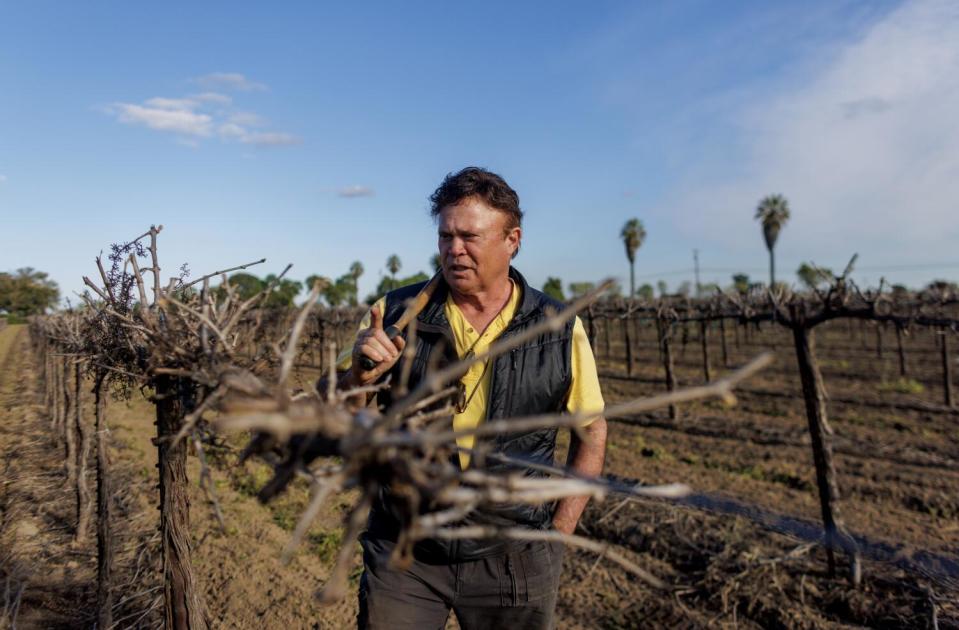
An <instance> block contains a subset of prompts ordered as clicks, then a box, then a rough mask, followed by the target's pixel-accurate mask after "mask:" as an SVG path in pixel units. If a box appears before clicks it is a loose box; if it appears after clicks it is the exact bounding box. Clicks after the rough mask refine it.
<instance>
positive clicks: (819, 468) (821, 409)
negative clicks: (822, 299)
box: [792, 307, 861, 586]
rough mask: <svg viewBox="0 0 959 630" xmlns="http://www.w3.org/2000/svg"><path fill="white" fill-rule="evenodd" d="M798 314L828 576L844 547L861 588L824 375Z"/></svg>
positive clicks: (798, 344)
mask: <svg viewBox="0 0 959 630" xmlns="http://www.w3.org/2000/svg"><path fill="white" fill-rule="evenodd" d="M798 313H799V310H798V308H796V307H793V318H792V319H793V321H792V330H793V341H794V343H795V346H796V360H797V361H798V363H799V375H800V378H801V381H802V389H803V398H804V399H805V402H806V419H807V421H808V424H809V436H810V438H811V442H812V452H813V463H814V464H815V467H816V485H817V487H818V489H819V504H820V508H821V510H822V520H823V528H824V529H825V532H826V540H825V543H826V554H827V557H828V560H829V572H830V573H831V574H834V573H835V570H836V557H835V548H836V547H841V548H842V549H844V550H845V551H847V552H848V553H849V555H850V556H851V557H850V580H851V581H852V583H853V584H854V585H857V586H858V584H859V581H860V579H861V567H860V563H859V552H858V550H857V549H856V545H855V542H854V541H853V539H852V538H851V537H850V536H849V535H848V534H847V533H846V531H845V528H844V527H843V523H842V518H841V516H840V513H839V484H838V482H837V479H836V468H835V465H834V463H833V454H832V442H831V436H832V428H831V427H830V426H829V421H828V419H827V416H826V398H825V388H824V386H823V380H822V373H821V372H820V371H819V365H818V364H817V363H816V355H815V348H814V345H813V334H812V330H811V329H807V328H806V326H805V322H804V320H803V318H801V317H797V314H798Z"/></svg>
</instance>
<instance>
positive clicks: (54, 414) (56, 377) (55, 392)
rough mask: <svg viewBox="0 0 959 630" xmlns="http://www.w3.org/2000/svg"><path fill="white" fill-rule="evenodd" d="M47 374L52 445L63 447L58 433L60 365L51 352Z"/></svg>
mask: <svg viewBox="0 0 959 630" xmlns="http://www.w3.org/2000/svg"><path fill="white" fill-rule="evenodd" d="M47 363H48V368H47V373H48V374H49V375H50V402H51V404H52V406H51V409H50V429H51V430H52V431H53V443H54V444H55V446H56V448H58V449H59V448H61V447H63V435H62V434H61V433H60V364H59V362H58V361H57V360H56V358H55V357H54V356H53V353H52V352H51V355H50V357H49V358H48V359H47Z"/></svg>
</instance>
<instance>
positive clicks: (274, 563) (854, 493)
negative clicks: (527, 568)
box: [0, 326, 959, 630]
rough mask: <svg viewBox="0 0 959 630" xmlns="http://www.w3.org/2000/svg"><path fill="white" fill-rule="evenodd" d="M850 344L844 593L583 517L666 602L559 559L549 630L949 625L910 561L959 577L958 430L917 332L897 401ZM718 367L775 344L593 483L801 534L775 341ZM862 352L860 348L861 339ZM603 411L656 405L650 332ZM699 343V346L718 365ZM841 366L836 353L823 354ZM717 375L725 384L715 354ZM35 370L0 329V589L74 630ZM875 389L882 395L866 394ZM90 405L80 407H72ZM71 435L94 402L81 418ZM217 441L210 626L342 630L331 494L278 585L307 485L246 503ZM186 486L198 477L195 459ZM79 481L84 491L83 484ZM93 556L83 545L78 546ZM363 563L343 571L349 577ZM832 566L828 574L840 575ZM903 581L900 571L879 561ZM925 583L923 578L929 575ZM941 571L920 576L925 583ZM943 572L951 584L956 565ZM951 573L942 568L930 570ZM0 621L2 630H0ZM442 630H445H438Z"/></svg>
mask: <svg viewBox="0 0 959 630" xmlns="http://www.w3.org/2000/svg"><path fill="white" fill-rule="evenodd" d="M854 332H856V336H854V337H853V338H852V339H850V338H849V335H848V330H847V329H846V327H845V326H842V327H838V326H837V327H834V328H832V329H830V330H829V331H828V332H827V334H823V335H821V338H820V340H819V346H820V348H821V350H820V358H821V359H822V363H823V371H824V376H825V379H826V383H827V387H828V388H829V392H830V395H831V396H832V400H831V401H830V403H829V412H830V421H831V423H832V425H833V428H834V429H835V432H836V435H835V438H834V439H835V450H836V460H837V467H838V471H839V475H840V488H841V491H842V495H843V503H842V514H843V517H844V519H845V522H846V524H847V527H848V529H849V530H850V531H851V532H853V533H855V534H856V535H859V536H861V537H863V538H864V539H868V541H869V543H870V544H873V545H875V546H876V547H877V548H879V549H882V550H884V551H887V552H888V551H889V550H892V552H895V553H897V554H898V555H895V556H894V557H893V554H892V553H887V554H886V557H887V559H888V558H889V557H893V560H894V561H892V562H888V561H876V560H870V559H867V560H865V561H864V563H863V575H864V578H863V584H862V586H861V587H860V588H859V589H858V590H857V589H853V588H851V587H850V586H849V585H848V582H847V580H846V579H845V578H844V576H843V575H841V574H840V575H836V576H830V575H828V572H827V570H826V559H825V553H824V552H823V551H822V549H821V548H820V547H818V546H816V545H814V544H809V543H807V541H805V540H803V539H801V538H799V537H796V536H793V535H783V534H781V533H774V532H772V531H770V530H769V529H767V528H764V527H762V526H760V525H758V524H756V523H755V522H754V521H753V519H750V518H747V517H744V516H731V515H728V514H723V513H716V512H707V511H703V510H699V509H693V508H689V507H682V506H677V505H674V504H669V503H665V502H656V501H630V502H621V501H620V500H619V499H618V498H616V497H611V498H609V499H608V500H607V501H606V502H605V503H603V504H598V505H592V506H591V507H590V508H589V509H588V510H587V514H586V515H585V517H584V519H583V522H582V529H583V531H584V532H585V533H588V534H589V535H592V536H595V537H598V538H603V539H607V540H609V541H611V542H613V543H615V544H616V545H617V547H618V548H619V549H620V550H622V552H623V553H625V554H627V555H629V556H631V557H632V558H634V559H636V560H638V561H639V562H640V563H641V564H642V565H643V566H645V567H647V568H648V569H649V570H650V571H652V572H653V573H655V574H656V575H658V576H659V577H661V578H663V579H665V580H667V581H670V582H672V583H675V584H677V585H680V586H681V589H680V590H678V591H677V592H676V593H675V594H664V593H660V592H657V591H655V590H653V589H651V588H649V587H647V586H646V585H645V584H643V583H642V582H640V581H638V580H636V579H635V578H634V577H632V576H631V575H629V574H626V573H624V572H623V571H622V570H620V569H619V568H618V567H616V566H615V565H611V564H609V563H605V562H600V563H597V562H596V559H595V556H592V555H590V554H586V553H581V552H575V551H569V552H568V553H567V555H566V561H565V569H564V571H565V572H564V580H563V583H562V586H561V591H560V604H559V616H560V624H559V625H560V627H562V628H597V627H599V628H633V627H648V626H654V627H658V626H678V627H739V626H744V627H824V628H825V627H830V628H834V627H852V626H857V627H861V626H867V627H926V626H928V627H932V624H933V620H934V619H935V621H936V622H937V623H938V624H939V627H941V628H946V627H959V609H957V605H956V602H957V601H959V575H955V574H952V575H949V574H948V570H947V571H946V572H945V573H943V572H942V571H938V572H937V570H932V571H926V573H922V572H921V571H920V569H917V568H916V567H917V566H918V565H919V564H920V563H919V562H917V561H915V559H916V558H918V557H920V554H919V552H928V554H931V557H933V558H935V559H938V560H943V559H945V560H951V561H952V562H957V561H959V492H957V491H956V488H957V487H959V432H957V425H959V414H956V413H953V412H949V411H947V410H943V409H941V407H940V405H941V399H942V390H941V381H939V380H938V371H937V366H938V362H937V355H936V354H935V347H934V346H933V345H932V344H933V341H932V338H931V337H930V338H926V337H922V336H920V335H915V336H914V337H913V338H911V340H910V343H912V344H914V345H913V347H912V348H911V350H910V355H909V368H910V374H909V378H910V379H912V380H913V381H915V383H918V384H919V385H920V386H921V388H922V389H923V391H922V392H920V393H917V389H918V388H917V386H916V385H915V384H913V383H906V384H897V379H898V368H897V359H896V356H895V346H894V336H893V335H887V336H886V337H887V342H889V340H891V341H892V344H893V345H891V346H890V347H889V348H887V349H885V352H884V358H883V360H881V361H880V360H878V358H877V353H876V350H875V348H874V347H871V346H869V345H868V343H867V347H866V348H865V349H863V348H862V339H861V338H860V337H859V336H858V329H856V330H855V331H854ZM728 335H729V337H728V341H729V343H728V354H729V357H728V358H729V363H730V365H737V364H741V363H742V362H744V361H745V360H746V359H747V358H748V357H749V356H752V355H754V354H756V353H757V352H758V351H759V350H760V349H762V348H763V347H767V346H775V347H776V351H777V357H778V360H777V363H776V365H775V366H774V367H773V368H772V369H770V370H768V371H766V372H765V373H763V374H761V375H760V376H759V377H757V378H756V379H754V380H752V381H751V382H750V383H749V384H748V386H747V388H746V389H745V391H744V392H743V393H742V394H741V395H740V397H739V404H738V405H737V406H736V407H734V408H731V409H730V408H724V407H723V406H722V405H720V404H718V403H714V402H704V403H698V404H696V405H690V406H687V407H685V408H683V409H682V415H681V418H680V419H679V420H670V419H668V418H667V417H666V416H665V414H662V413H655V414H648V415H645V416H641V417H636V418H630V419H617V420H613V421H611V422H610V439H609V451H608V460H607V472H609V473H611V474H615V475H620V476H622V477H625V478H629V479H638V480H642V481H643V482H647V483H661V482H671V481H683V482H685V483H688V484H690V485H691V486H693V487H694V488H695V490H696V491H697V492H701V493H705V494H707V495H708V496H710V497H720V498H721V497H728V498H732V499H735V500H736V501H738V502H739V504H741V505H744V506H747V507H751V508H759V509H762V510H765V511H766V512H771V513H774V514H778V515H784V516H790V517H794V518H795V519H798V522H801V523H808V524H813V525H815V523H817V522H818V518H819V504H818V495H817V493H816V490H815V478H814V472H813V468H812V457H811V453H810V450H809V440H808V436H807V433H806V428H805V427H806V425H805V416H804V412H803V406H802V404H803V403H802V398H801V396H800V392H799V386H798V381H797V379H796V376H795V369H794V361H795V359H794V357H793V356H792V355H791V354H790V348H789V346H788V343H787V342H788V337H787V336H785V335H777V334H776V333H774V332H766V333H763V334H762V335H757V334H756V333H753V334H752V335H751V340H750V341H751V343H750V345H747V344H746V343H745V339H744V338H743V339H741V344H740V346H739V347H738V348H737V347H736V346H735V345H734V342H733V332H732V331H731V330H730V331H729V332H728ZM866 340H867V342H869V341H872V340H874V337H873V336H872V335H868V336H867V337H866ZM597 341H598V343H597V346H598V349H599V354H600V361H599V363H600V370H601V372H602V374H603V375H604V378H603V386H604V393H605V395H606V398H607V400H608V401H615V400H622V399H625V398H630V397H635V396H640V395H645V394H650V393H656V392H659V391H662V389H663V387H662V384H661V383H662V369H661V365H660V363H659V359H658V354H657V350H656V347H655V344H654V343H653V340H652V338H651V337H650V335H649V331H644V334H643V335H642V336H641V339H640V342H639V343H638V344H637V353H638V354H637V356H636V364H635V366H634V370H633V374H632V375H631V376H629V377H627V375H626V370H625V367H624V358H623V357H624V355H625V351H624V348H623V346H622V344H621V343H620V342H619V341H618V336H616V335H614V336H613V340H612V348H611V352H610V353H609V356H606V353H605V352H604V351H603V343H602V335H599V336H598V340H597ZM687 341H688V344H687V347H686V348H685V350H683V348H682V344H681V343H677V350H676V352H677V363H678V367H679V375H680V381H681V383H689V384H692V383H698V382H701V381H702V367H701V359H700V356H701V355H700V348H699V345H698V342H697V341H696V335H695V333H691V334H690V335H688V339H687ZM713 346H715V347H713ZM835 348H839V350H835ZM711 352H712V357H713V358H712V363H713V366H712V367H713V373H714V374H716V373H718V372H720V371H721V365H720V364H721V363H722V360H721V354H720V350H719V347H718V344H716V343H713V344H712V345H711ZM35 369H36V366H35V365H34V363H33V358H32V355H31V354H30V352H29V340H28V338H27V334H26V331H25V330H24V329H23V328H21V327H10V328H8V329H6V330H4V331H0V458H2V459H0V470H2V471H3V472H2V486H0V581H3V583H4V585H5V587H6V592H7V595H6V603H7V609H6V610H5V611H4V613H5V615H6V618H7V619H9V616H10V613H11V612H12V611H11V610H9V609H10V608H11V606H12V603H13V602H19V608H18V610H17V627H18V628H89V627H92V625H93V621H92V615H93V611H94V609H95V597H96V594H95V583H96V557H95V555H96V547H95V542H87V543H84V544H81V545H79V546H77V545H74V544H72V542H71V541H72V538H73V534H74V531H73V528H74V523H73V513H74V510H75V507H74V498H73V495H72V493H71V492H69V491H68V490H67V489H66V488H65V473H64V471H63V469H62V464H63V459H64V456H63V453H62V452H60V451H59V450H58V449H56V448H55V447H54V445H53V442H52V440H51V438H50V423H49V422H50V421H49V418H48V417H46V416H45V413H46V412H45V411H44V409H43V408H42V406H41V404H40V399H41V396H40V393H39V391H38V386H37V375H36V374H35ZM879 383H891V384H892V385H890V386H888V387H886V386H882V387H878V386H877V384H879ZM88 398H90V397H89V396H88ZM86 402H87V405H88V408H89V409H88V412H87V417H88V418H92V403H91V401H90V400H87V401H86ZM152 413H153V409H152V406H151V405H149V404H148V403H147V402H145V400H143V399H142V398H141V397H140V396H135V397H133V398H132V399H131V400H129V401H114V402H112V403H111V407H110V409H109V411H108V418H109V425H110V429H111V433H110V439H111V455H112V461H113V470H114V475H115V481H114V488H115V492H116V494H115V497H114V505H115V515H116V525H115V528H116V539H115V544H116V545H117V549H118V552H117V559H116V564H117V569H116V571H117V573H118V575H117V583H118V584H119V585H120V588H118V591H117V594H116V610H115V620H116V621H117V623H116V627H118V628H126V627H159V625H160V624H161V620H160V617H159V605H160V596H161V594H162V591H161V590H160V581H159V576H158V573H159V571H158V562H159V540H158V537H157V534H156V524H157V523H156V507H155V506H156V505H157V489H156V481H155V463H156V456H155V448H154V447H153V446H152V444H151V442H150V438H151V437H152V430H153V417H152ZM239 444H240V441H239V440H236V441H234V440H228V441H226V442H225V443H224V445H223V447H222V448H221V449H214V450H213V451H212V452H210V453H208V456H209V457H210V459H211V464H212V467H213V478H214V482H215V488H216V492H217V496H218V498H219V503H220V506H221V508H222V510H223V514H224V518H225V523H226V530H225V531H221V529H220V527H219V525H218V524H217V522H216V520H215V519H214V518H213V516H212V510H211V508H210V505H209V503H208V501H207V499H206V496H205V494H204V493H203V492H202V490H201V489H200V488H199V487H198V486H193V495H192V496H193V505H192V522H193V528H192V529H193V536H194V537H193V543H194V565H195V567H196V571H197V577H198V583H199V584H200V585H201V587H202V588H203V591H204V600H205V603H206V606H207V609H208V611H209V616H210V619H211V620H212V626H213V627H217V628H221V627H222V628H280V629H283V630H287V629H289V630H293V629H298V628H342V627H351V626H353V625H354V624H355V621H354V619H355V614H356V604H355V588H356V581H357V577H358V574H359V573H358V570H357V571H354V573H353V575H352V580H351V592H350V593H349V595H348V596H347V598H346V599H345V600H343V601H342V602H341V603H339V604H337V605H335V606H332V607H321V606H319V605H317V604H316V603H315V600H314V599H313V597H312V595H313V593H314V592H315V591H316V589H317V588H319V587H320V586H321V585H322V584H323V582H324V580H325V578H326V576H327V574H328V571H329V566H330V562H331V555H332V551H333V550H334V549H335V548H336V547H337V545H339V544H340V542H341V540H340V539H341V536H342V529H341V528H340V518H341V516H342V512H343V508H344V507H345V506H346V505H348V497H344V498H338V499H336V500H334V502H333V503H334V504H333V505H331V506H330V508H329V509H328V510H326V511H325V513H324V515H323V516H322V517H321V519H320V522H318V523H317V524H316V525H314V527H313V529H312V531H311V534H310V536H309V538H308V540H307V541H305V543H304V545H303V548H302V549H301V550H300V551H299V552H298V553H297V555H296V556H295V558H294V560H293V561H292V562H291V563H290V564H289V565H288V566H284V565H283V564H282V563H281V562H280V561H279V556H280V551H281V549H282V548H283V546H284V545H285V544H286V543H287V541H288V540H289V537H290V533H291V531H292V529H293V527H294V525H295V522H296V517H297V515H298V513H299V511H300V510H301V509H302V507H303V506H304V505H305V503H306V500H307V490H306V488H305V486H304V485H302V484H297V485H296V486H295V487H294V488H293V491H292V492H290V493H289V494H287V495H285V496H283V497H282V498H281V499H279V500H278V501H276V502H275V503H273V504H271V505H269V506H262V505H260V504H259V503H258V502H257V501H256V499H255V493H256V491H257V490H258V489H259V488H260V487H261V486H262V485H263V483H264V482H265V481H266V480H267V479H268V476H269V473H268V471H267V469H266V467H265V466H263V465H261V464H247V465H246V466H245V467H243V468H237V467H235V466H233V465H232V464H231V462H233V461H235V453H234V452H233V451H234V450H235V449H236V448H237V446H238V445H239ZM190 463H191V469H190V473H191V478H192V479H197V478H198V477H199V475H198V472H199V467H198V464H197V461H196V458H191V459H190ZM92 482H93V480H92V479H91V484H92ZM90 538H93V536H91V537H90ZM358 560H359V557H358V554H357V562H358ZM843 562H844V561H843V558H842V557H841V556H840V563H841V564H842V563H843ZM896 562H899V564H896ZM926 566H927V568H928V566H932V565H926ZM942 566H943V565H941V564H940V565H934V566H933V569H936V567H939V569H941V568H942ZM953 566H955V565H953ZM947 569H948V566H947ZM3 623H4V621H3V620H0V628H2V627H4V626H3ZM450 625H451V627H453V626H454V625H455V624H453V623H452V622H451V624H450Z"/></svg>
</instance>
